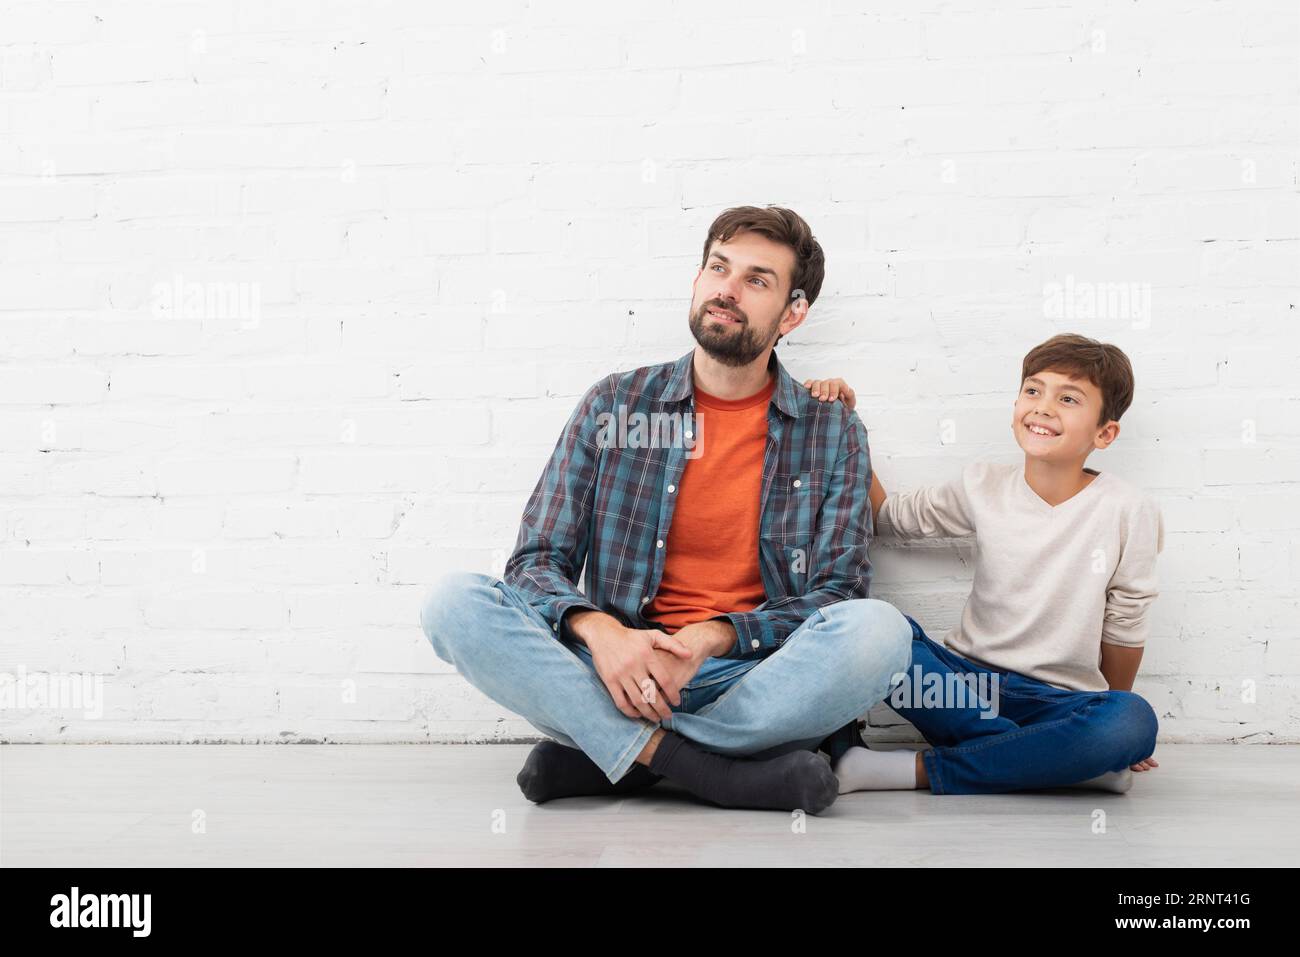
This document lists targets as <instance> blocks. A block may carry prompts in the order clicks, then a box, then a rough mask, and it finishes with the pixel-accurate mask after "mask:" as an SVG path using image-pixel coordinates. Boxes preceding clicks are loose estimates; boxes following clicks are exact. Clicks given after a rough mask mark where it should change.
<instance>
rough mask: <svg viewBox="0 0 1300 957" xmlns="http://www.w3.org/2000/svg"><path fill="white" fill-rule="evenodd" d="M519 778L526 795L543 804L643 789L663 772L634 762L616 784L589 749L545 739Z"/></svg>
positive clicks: (534, 751) (654, 781) (526, 762)
mask: <svg viewBox="0 0 1300 957" xmlns="http://www.w3.org/2000/svg"><path fill="white" fill-rule="evenodd" d="M515 781H516V783H518V785H519V790H521V791H523V792H524V797H526V798H528V800H530V801H535V802H537V803H538V804H541V803H542V802H543V801H549V800H551V799H552V798H562V797H582V796H586V795H613V794H627V793H630V792H632V791H640V790H644V789H645V788H648V787H651V786H652V785H654V784H655V783H657V782H658V781H659V775H657V774H654V773H652V772H651V771H650V769H649V768H647V767H645V766H643V765H640V764H634V765H632V769H631V770H630V771H628V772H627V774H625V775H623V776H622V777H621V778H619V780H618V783H617V784H612V783H610V780H609V778H607V777H606V776H605V772H604V771H602V770H601V769H600V765H598V764H596V762H595V761H593V760H591V758H589V757H587V755H586V753H585V752H583V751H580V750H578V749H577V748H570V747H566V746H565V745H563V744H560V743H559V742H558V741H543V742H541V743H540V744H538V745H537V746H536V747H534V748H533V750H532V751H531V752H529V754H528V759H527V760H526V761H524V766H523V769H522V770H521V771H520V772H519V775H518V777H516V778H515Z"/></svg>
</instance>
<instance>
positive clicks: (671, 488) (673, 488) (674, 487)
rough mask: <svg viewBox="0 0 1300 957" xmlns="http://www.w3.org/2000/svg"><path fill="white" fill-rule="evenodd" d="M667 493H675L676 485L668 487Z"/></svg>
mask: <svg viewBox="0 0 1300 957" xmlns="http://www.w3.org/2000/svg"><path fill="white" fill-rule="evenodd" d="M668 491H669V492H676V491H677V486H676V485H670V486H668Z"/></svg>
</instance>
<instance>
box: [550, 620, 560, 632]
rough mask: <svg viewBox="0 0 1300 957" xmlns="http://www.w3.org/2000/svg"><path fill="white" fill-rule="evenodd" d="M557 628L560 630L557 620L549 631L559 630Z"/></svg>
mask: <svg viewBox="0 0 1300 957" xmlns="http://www.w3.org/2000/svg"><path fill="white" fill-rule="evenodd" d="M559 630H560V623H559V622H558V621H557V622H556V623H555V624H553V625H551V631H559Z"/></svg>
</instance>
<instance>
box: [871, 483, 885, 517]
mask: <svg viewBox="0 0 1300 957" xmlns="http://www.w3.org/2000/svg"><path fill="white" fill-rule="evenodd" d="M870 496H871V518H872V522H873V524H874V523H875V522H879V521H880V506H882V505H884V504H885V487H884V486H883V485H881V484H880V479H879V478H878V477H877V476H876V473H875V471H874V470H873V471H872V473H871V492H870Z"/></svg>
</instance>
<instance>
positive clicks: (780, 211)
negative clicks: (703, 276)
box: [700, 206, 826, 342]
mask: <svg viewBox="0 0 1300 957" xmlns="http://www.w3.org/2000/svg"><path fill="white" fill-rule="evenodd" d="M737 233H758V234H759V235H760V236H766V237H767V238H768V239H770V240H772V241H773V242H775V243H781V244H783V245H785V246H789V247H790V248H791V249H792V250H794V273H793V275H792V276H791V282H790V297H791V299H794V298H795V294H796V293H797V292H798V291H799V290H803V292H802V298H804V299H806V300H808V305H809V306H811V305H812V304H813V303H814V302H816V301H817V295H818V293H820V292H821V289H822V279H824V278H825V276H826V254H825V253H824V252H823V251H822V247H821V243H819V242H817V239H816V237H814V236H813V232H812V227H810V226H809V225H808V224H807V223H806V222H804V220H803V217H802V216H800V215H799V214H798V213H796V212H795V211H794V210H792V209H786V208H784V207H782V206H768V207H766V208H763V207H759V206H736V207H733V208H732V209H727V210H723V212H722V213H720V214H719V215H718V218H717V219H715V220H714V221H713V225H712V226H710V227H709V234H708V235H707V236H705V237H704V254H703V256H701V258H700V268H701V269H703V268H704V267H705V266H707V265H708V264H709V249H710V248H711V247H712V246H713V243H714V242H715V241H717V242H720V243H725V242H727V241H728V240H729V239H731V237H732V236H735V235H736V234H737ZM780 341H781V337H780V336H777V342H780Z"/></svg>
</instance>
